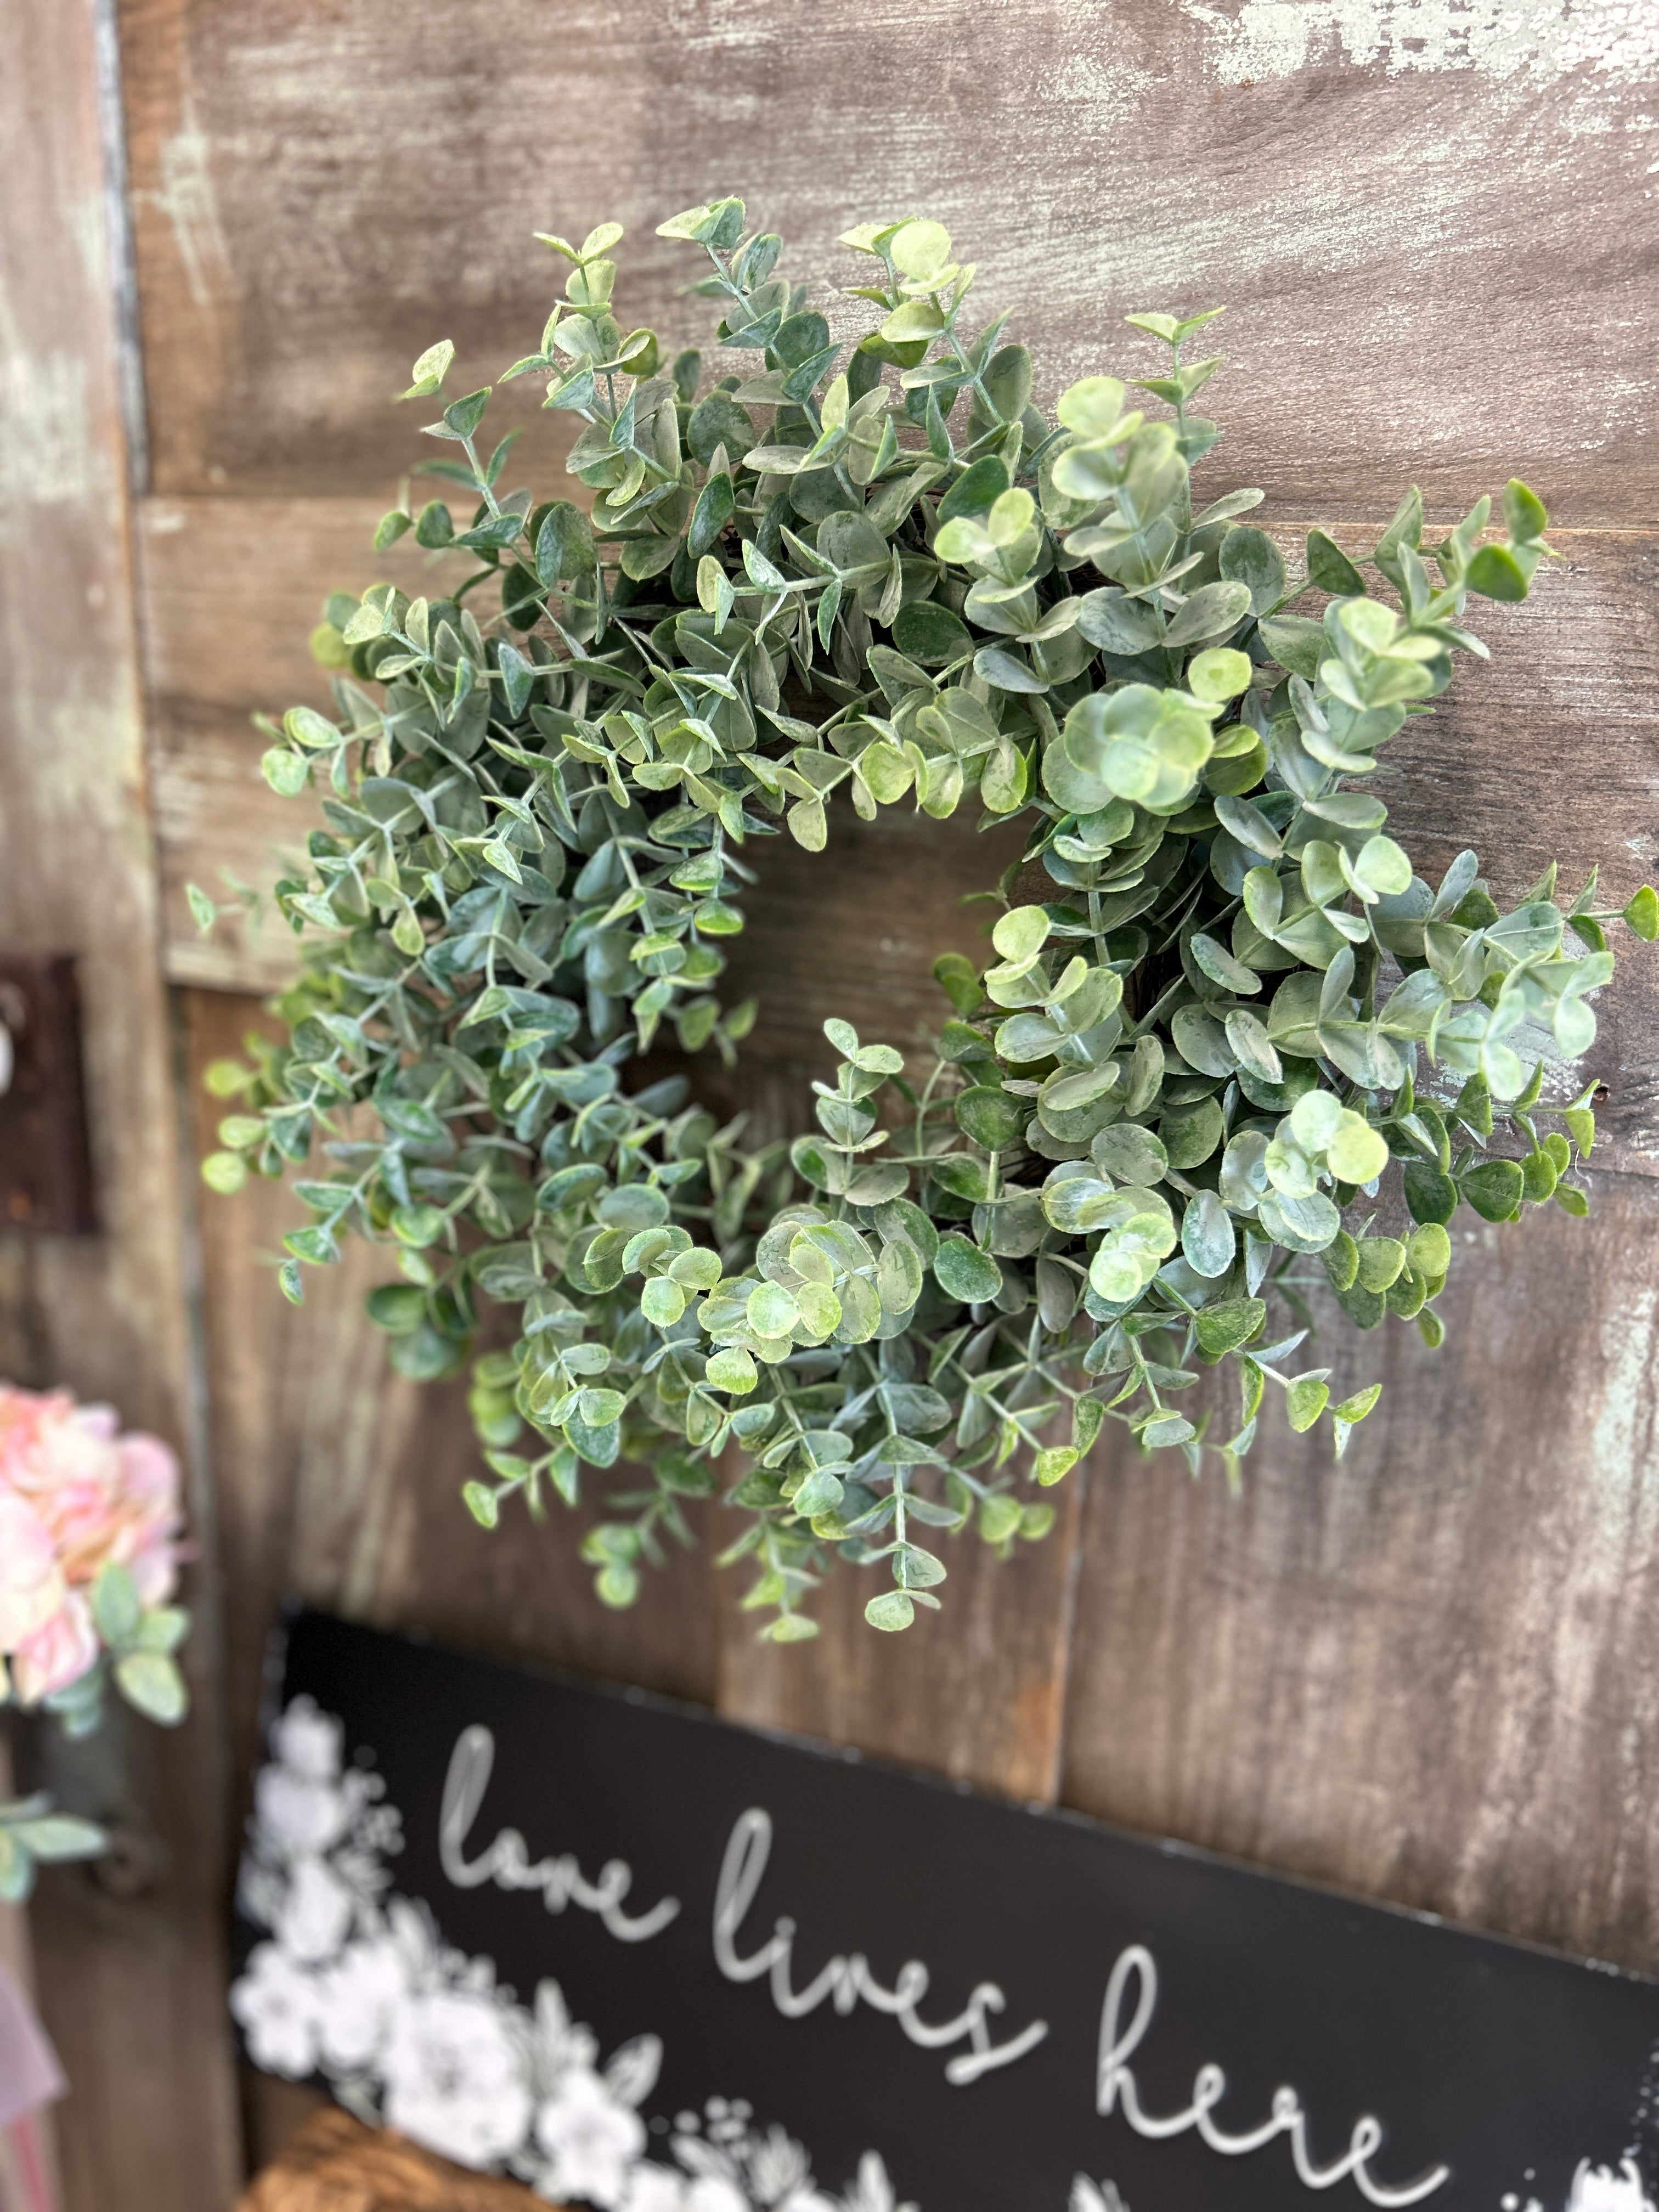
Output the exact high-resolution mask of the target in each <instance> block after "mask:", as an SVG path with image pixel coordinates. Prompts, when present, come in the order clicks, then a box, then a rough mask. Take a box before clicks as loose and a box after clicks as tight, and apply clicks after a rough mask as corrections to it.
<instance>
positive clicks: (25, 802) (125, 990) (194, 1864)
mask: <svg viewBox="0 0 1659 2212" xmlns="http://www.w3.org/2000/svg"><path fill="white" fill-rule="evenodd" d="M94 13H95V11H94V8H93V7H92V6H91V5H90V4H88V0H23V4H21V6H20V7H17V8H15V9H12V10H11V11H10V15H9V20H8V31H9V38H8V42H7V43H8V58H7V64H6V67H5V69H4V70H3V71H0V136H3V142H4V143H5V144H6V146H7V147H8V149H9V153H10V161H9V179H8V193H7V207H6V221H5V222H4V224H3V227H0V390H3V391H4V392H5V393H6V395H7V406H6V413H7V423H6V429H5V434H4V437H3V441H0V669H3V671H4V674H3V680H0V753H3V758H4V762H5V776H6V785H5V805H4V808H3V810H0V942H3V943H4V944H5V945H8V946H9V947H15V948H16V949H17V950H19V951H42V952H72V953H73V954H75V955H76V957H77V959H78V962H79V975H80V982H81V995H82V1005H83V1008H84V1030H83V1050H84V1063H85V1070H86V1079H87V1094H88V1117H89V1121H90V1127H91V1142H92V1153H93V1168H94V1186H95V1190H96V1194H97V1210H98V1215H99V1218H100V1223H101V1228H100V1232H99V1233H98V1234H96V1235H95V1236H91V1237H77V1238H57V1237H41V1238H38V1239H34V1240H31V1241H28V1242H23V1241H21V1240H20V1239H19V1238H18V1237H16V1236H15V1233H9V1234H8V1235H7V1236H6V1237H3V1238H0V1372H4V1373H6V1374H8V1375H9V1376H12V1377H13V1378H15V1380H18V1381H20V1382H23V1383H31V1384H34V1385H37V1386H38V1385H43V1384H49V1383H64V1384H67V1385H68V1386H69V1387H70V1388H71V1389H74V1390H76V1392H77V1393H79V1394H80V1395H83V1396H86V1397H89V1398H94V1399H99V1398H103V1399H108V1400H110V1401H112V1402H113V1403H114V1404H115V1405H116V1406H118V1407H119V1409H120V1411H121V1413H122V1415H123V1416H124V1418H125V1419H126V1420H127V1422H128V1423H130V1424H131V1425H134V1426H143V1427H145V1428H149V1429H153V1430H155V1431H158V1432H159V1433H161V1435H163V1436H165V1437H168V1438H169V1439H170V1440H171V1441H172V1442H173V1443H175V1444H177V1445H179V1447H180V1448H181V1449H183V1451H184V1454H185V1460H186V1463H187V1464H188V1465H190V1467H191V1518H192V1522H193V1535H194V1539H195V1541H196V1543H197V1547H199V1564H198V1565H197V1567H196V1568H195V1570H194V1571H192V1573H191V1576H190V1577H189V1588H188V1591H187V1595H188V1599H189V1601H190V1603H191V1606H192V1607H193V1608H194V1610H195V1613H196V1615H197V1621H196V1631H195V1633H194V1635H193V1636H192V1638H191V1641H190V1643H189V1644H187V1645H186V1647H185V1654H184V1657H185V1666H186V1671H187V1673H188V1674H189V1676H190V1679H191V1692H192V1697H193V1699H194V1712H193V1715H192V1717H191V1721H190V1722H189V1723H188V1724H187V1725H186V1726H185V1728H184V1729H181V1730H180V1731H179V1732H178V1733H177V1734H175V1735H165V1734H162V1733H161V1732H160V1731H157V1730H155V1729H145V1728H142V1727H138V1726H132V1725H127V1724H125V1723H124V1721H123V1719H122V1717H119V1716H116V1715H112V1717H111V1719H110V1721H109V1722H108V1723H106V1729H105V1731H104V1733H103V1734H102V1735H100V1736H98V1737H94V1738H92V1739H90V1740H89V1741H88V1743H87V1744H85V1745H83V1746H79V1747H67V1746H65V1745H64V1743H63V1741H62V1739H61V1737H60V1736H59V1735H58V1731H56V1730H55V1729H46V1728H45V1727H42V1728H41V1729H39V1731H38V1732H33V1733H32V1735H31V1736H30V1738H29V1739H28V1740H26V1741H25V1742H24V1743H23V1744H22V1745H21V1747H20V1758H21V1760H22V1761H23V1762H25V1765H24V1772H25V1778H26V1779H29V1780H33V1779H35V1778H38V1777H40V1775H41V1773H42V1772H43V1771H44V1774H45V1777H46V1779H47V1780H48V1781H50V1782H52V1783H54V1784H57V1785H58V1787H59V1789H60V1792H61V1795H62V1796H64V1799H65V1801H66V1802H70V1803H71V1804H75V1805H76V1807H77V1809H82V1810H85V1811H88V1812H90V1813H93V1814H104V1815H106V1816H112V1818H113V1819H114V1820H117V1821H118V1822H119V1823H120V1824H121V1825H122V1826H125V1827H126V1828H127V1829H128V1830H129V1831H132V1832H137V1835H138V1836H139V1837H140V1838H141V1839H142V1851H141V1856H140V1858H139V1859H135V1858H134V1857H132V1856H131V1855H129V1857H128V1859H127V1861H126V1863H125V1873H124V1872H123V1869H119V1868H117V1869H102V1870H101V1878H100V1872H94V1873H88V1872H87V1871H84V1870H82V1869H66V1870H61V1871H56V1872H52V1873H49V1874H48V1875H47V1876H46V1879H45V1880H43V1881H42V1882H41V1884H40V1889H39V1891H38V1893H37V1897H36V1902H35V1904H34V1906H33V1913H32V1918H33V1936H34V1947H35V1957H36V1968H37V1974H38V1978H39V1983H40V1991H41V1996H42V2002H43V2005H44V2008H45V2013H46V2021H47V2024H48V2027H50V2029H51V2032H52V2036H53V2038H54V2039H55V2041H56V2042H57V2045H58V2049H59V2051H60V2052H61V2054H62V2057H63V2059H64V2069H65V2071H66V2072H67V2074H68V2075H69V2078H70V2082H71V2084H72V2085H73V2087H72V2093H71V2095H70V2098H69V2100H68V2101H67V2102H66V2104H65V2105H64V2106H62V2107H61V2108H60V2112H59V2115H58V2129H59V2140H60V2143H61V2147H62V2152H63V2163H64V2180H65V2186H66V2191H67V2199H68V2203H69V2204H70V2206H71V2207H72V2208H74V2212H94V2208H97V2212H103V2208H106V2207H108V2206H111V2205H114V2204H120V2205H122V2206H124V2207H131V2208H132V2212H222V2208H223V2207H224V2205H225V2204H226V2203H228V2201H229V2198H230V2196H231V2193H232V2191H233V2189H234V2181H235V2175H236V2169H237V2164H238V2148H237V2142H236V2126H235V2115H234V2100H233V2096H232V2087H231V2069H230V2059H229V2051H228V2045H227V2039H226V2037H225V2033H224V2025H223V2020H224V2014H223V2005H224V1997H223V1986H224V1984H223V1972H224V1969H223V1948H224V1947H223V1941H222V1934H223V1912H224V1894H225V1893H224V1889H223V1887H222V1883H223V1875H224V1844H225V1837H224V1805H223V1798H222V1786H223V1772H222V1763H221V1758H220V1753H221V1750H222V1744H221V1740H220V1735H219V1728H220V1714H219V1706H218V1698H217V1685H216V1666H217V1661H218V1644H217V1625H218V1624H217V1591H216V1583H215V1578H214V1532H213V1517H212V1511H211V1505H210V1499H209V1497H208V1494H207V1492H206V1486H205V1481H204V1468H202V1467H201V1465H200V1463H199V1461H198V1460H197V1456H196V1454H195V1452H194V1450H193V1447H194V1445H195V1443H196V1442H197V1438H196V1436H195V1434H194V1427H195V1420H194V1407H193V1400H192V1391H191V1360H190V1347H189V1340H188V1320H187V1299H186V1290H187V1284H186V1273H185V1251H184V1240H183V1234H182V1227H181V1223H182V1206H181V1200H180V1191H179V1149H178V1147H179V1131H178V1121H177V1117H176V1115H175V1112H174V1102H173V1091H172V1066H171V1061H172V1040H171V1034H170V1030H169V1024H168V1015H167V1001H166V997H165V993H164V988H163V983H162V977H161V929H160V915H159V913H158V908H157V900H156V888H155V844H154V840H153V836H152V833H151V829H150V824H149V819H148V816H147V811H146V799H145V773H144V757H143V725H142V717H141V704H140V695H139V686H138V678H137V639H136V635H135V630H134V623H133V605H132V579H131V570H130V566H129V562H128V512H127V501H126V487H125V448H124V441H123V437H122V431H121V422H120V416H119V407H118V393H117V386H116V379H115V367H114V362H115V332H114V328H113V305H112V296H111V279H110V271H109V265H108V259H107V255H106V246H105V231H104V205H103V189H104V170H103V157H102V152H101V149H100V140H99V127H98V115H97V106H96V98H95V75H94ZM143 1853H147V1854H148V1856H149V1859H150V1861H151V1863H150V1864H149V1867H148V1869H146V1868H145V1866H144V1865H143V1863H142V1856H143ZM112 1875H113V1878H112Z"/></svg>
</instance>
